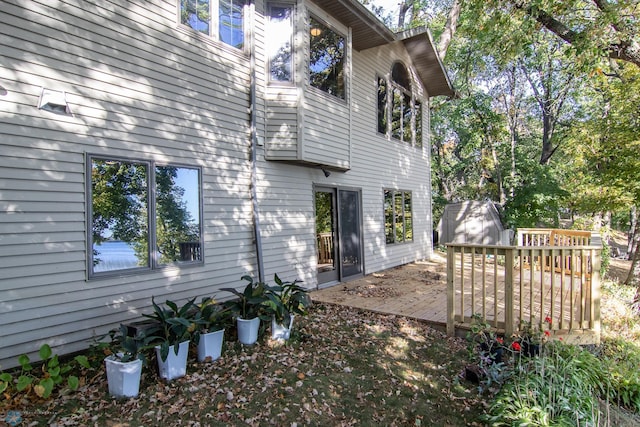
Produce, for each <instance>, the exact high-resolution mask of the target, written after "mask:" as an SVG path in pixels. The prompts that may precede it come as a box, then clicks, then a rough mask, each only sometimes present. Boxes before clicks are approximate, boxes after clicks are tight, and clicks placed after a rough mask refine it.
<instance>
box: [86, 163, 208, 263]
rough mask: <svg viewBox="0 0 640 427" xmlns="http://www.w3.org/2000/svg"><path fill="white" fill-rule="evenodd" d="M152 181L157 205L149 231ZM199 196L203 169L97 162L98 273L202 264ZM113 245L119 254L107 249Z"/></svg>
mask: <svg viewBox="0 0 640 427" xmlns="http://www.w3.org/2000/svg"><path fill="white" fill-rule="evenodd" d="M151 180H155V182H154V184H155V193H154V198H153V199H154V200H155V203H154V205H153V207H152V213H153V214H154V217H153V225H152V226H149V210H150V206H151V205H150V200H151V198H150V194H149V191H148V189H149V188H150V182H151ZM186 193H189V197H188V198H187V197H186ZM199 194H200V171H199V170H198V169H193V168H184V167H176V166H157V167H155V168H150V164H149V163H146V162H132V161H122V160H107V159H92V162H91V208H92V229H91V233H92V244H93V246H92V263H91V264H92V267H93V272H108V271H116V270H122V269H129V268H140V267H143V268H149V267H153V266H161V265H165V264H171V263H176V262H185V261H201V260H202V255H201V251H200V247H201V246H200V245H201V232H200V197H199ZM150 230H153V231H154V233H151V232H150ZM151 242H154V243H155V251H154V253H153V255H154V259H153V260H152V259H151V252H150V249H149V248H150V244H151ZM109 243H111V244H112V245H113V244H118V250H117V251H115V250H113V249H109V250H107V246H108V244H109ZM123 259H125V260H124V261H123Z"/></svg>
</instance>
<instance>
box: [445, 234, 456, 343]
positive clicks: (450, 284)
mask: <svg viewBox="0 0 640 427" xmlns="http://www.w3.org/2000/svg"><path fill="white" fill-rule="evenodd" d="M455 262H456V257H455V250H454V248H453V247H452V246H447V335H448V336H450V337H452V336H454V335H455V333H456V326H455V318H456V313H455V303H454V301H455V292H456V291H455V287H454V286H455V271H456V270H455Z"/></svg>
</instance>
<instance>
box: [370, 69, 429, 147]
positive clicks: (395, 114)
mask: <svg viewBox="0 0 640 427" xmlns="http://www.w3.org/2000/svg"><path fill="white" fill-rule="evenodd" d="M411 89H412V88H411V76H410V75H409V72H408V70H407V68H406V67H405V66H404V65H402V64H401V63H400V62H396V63H395V64H393V68H392V70H391V79H390V80H389V81H387V79H385V78H384V77H378V132H379V133H382V134H385V135H388V136H389V137H391V138H393V139H397V140H400V141H403V142H408V143H409V144H414V145H415V146H416V147H422V103H421V102H420V100H419V99H417V98H416V97H415V96H414V95H413V91H412V90H411Z"/></svg>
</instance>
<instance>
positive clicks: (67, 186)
mask: <svg viewBox="0 0 640 427" xmlns="http://www.w3.org/2000/svg"><path fill="white" fill-rule="evenodd" d="M256 10H257V15H256V17H257V22H256V23H255V29H256V31H258V34H257V36H256V38H255V41H256V48H257V55H256V61H255V63H256V66H257V74H256V80H257V94H258V99H257V106H258V108H257V111H256V117H257V121H258V122H257V130H258V138H257V141H258V142H259V144H260V147H259V149H258V164H257V172H258V175H257V184H258V187H257V191H258V202H259V203H258V204H259V208H260V215H259V220H260V227H261V238H262V247H263V253H262V256H263V261H264V271H265V277H266V279H267V280H269V281H270V280H271V278H272V277H273V274H274V273H278V274H279V275H280V276H281V277H283V278H284V279H289V280H292V279H294V278H300V279H302V280H304V282H305V284H306V285H307V286H309V287H311V288H313V287H315V286H316V285H317V280H316V262H317V261H316V239H315V224H314V222H315V219H314V206H313V188H314V185H328V186H338V187H342V188H345V187H348V188H359V189H361V190H362V208H363V238H364V267H365V273H371V272H374V271H378V270H381V269H384V268H389V267H392V266H396V265H400V264H403V263H407V262H410V261H413V260H416V259H420V258H424V257H427V256H429V254H430V253H431V231H430V230H431V217H430V215H431V213H430V187H429V165H428V144H427V141H426V137H427V135H428V130H427V128H426V127H425V130H424V135H425V143H424V147H425V148H423V149H418V148H414V147H411V146H409V145H407V144H401V143H399V142H393V141H387V140H386V139H385V138H384V137H383V136H380V135H378V134H377V133H376V122H377V112H376V104H377V98H376V90H377V88H376V72H377V73H381V74H386V73H388V72H389V71H390V69H391V64H392V63H393V61H394V60H395V59H403V60H404V61H405V64H406V65H407V66H410V62H409V61H408V58H407V56H406V52H405V51H404V48H403V47H402V44H400V43H397V44H394V45H393V46H386V47H382V48H375V49H370V50H367V51H363V52H353V56H352V69H351V70H350V80H349V82H350V83H349V85H350V92H349V96H348V99H349V102H350V106H351V108H352V110H351V112H349V111H348V110H347V109H345V110H344V111H343V110H341V109H338V110H330V113H329V114H327V113H326V111H327V109H326V108H325V106H323V103H322V102H319V103H315V104H314V105H316V106H314V105H311V106H310V107H309V108H310V109H311V111H308V112H307V111H305V114H303V115H299V118H301V119H302V120H303V121H300V120H298V123H297V124H296V125H297V126H298V129H300V127H301V126H302V128H303V129H305V130H306V129H307V127H306V126H307V122H310V123H309V128H308V136H312V137H313V138H317V141H320V142H321V143H323V144H325V143H326V144H327V145H325V146H323V147H322V150H323V151H325V153H323V154H324V155H325V156H326V154H327V153H328V154H331V153H332V152H333V151H335V153H336V155H337V158H339V159H343V158H344V157H345V156H347V155H348V159H349V162H350V165H349V167H350V170H348V171H346V172H339V171H333V172H332V173H331V175H330V176H329V177H325V176H324V174H323V172H322V171H321V170H320V169H319V168H318V167H307V166H302V165H293V164H288V163H283V162H276V161H267V160H265V150H266V149H267V148H268V147H267V144H266V141H267V137H268V136H269V135H270V134H271V133H270V132H272V131H273V129H270V128H269V127H268V124H269V123H268V119H267V117H274V115H275V114H277V108H273V109H272V110H269V98H268V97H267V96H266V82H265V75H266V74H265V69H264V66H265V58H264V55H263V54H262V53H261V51H260V50H261V48H262V46H263V45H264V35H263V28H264V20H263V18H262V15H261V11H262V2H258V4H257V6H256ZM300 10H303V8H302V7H301V8H300ZM0 12H1V13H2V16H3V19H2V20H1V21H0V56H1V57H2V61H1V62H0V269H1V274H0V324H1V325H3V328H2V332H0V343H1V346H0V369H2V368H7V367H10V366H15V364H16V357H15V356H16V355H18V354H20V353H23V352H27V353H30V354H33V353H34V352H35V351H37V348H38V347H39V346H40V345H41V344H43V343H45V342H46V343H49V344H51V345H53V346H54V347H56V350H57V351H58V352H61V353H64V352H70V351H75V350H80V349H84V348H86V347H87V346H88V345H89V343H90V340H91V339H92V338H94V337H96V336H99V335H102V334H103V333H105V332H106V331H107V330H108V329H110V328H111V327H114V326H117V324H118V323H121V322H127V321H129V320H134V319H135V320H138V319H139V318H140V315H141V313H143V312H149V311H150V302H151V297H152V296H155V297H156V299H157V300H158V301H164V300H165V299H172V300H176V301H178V302H184V301H186V299H188V298H190V297H193V296H204V295H214V296H215V297H217V298H219V299H225V298H228V297H229V295H226V294H224V293H220V292H219V291H218V289H219V288H220V287H224V286H230V285H231V286H234V285H235V286H240V285H241V283H240V281H239V278H240V277H241V276H242V275H243V274H247V273H249V274H253V275H254V276H255V275H256V274H257V273H256V271H257V257H256V251H255V239H254V233H253V225H252V212H251V194H250V191H251V169H252V168H251V145H250V143H251V141H250V139H251V132H250V122H249V118H250V114H249V113H250V111H249V103H250V84H249V83H250V66H249V65H250V59H249V57H248V56H247V55H245V54H244V53H242V52H239V51H237V50H235V49H232V48H229V47H226V46H223V45H222V44H220V43H217V42H215V41H211V40H209V39H208V38H207V37H204V36H202V35H200V34H196V33H195V32H193V31H191V30H189V29H187V28H183V27H182V26H179V25H177V24H176V17H177V10H176V1H174V0H166V1H162V0H134V1H131V0H111V1H103V0H92V1H86V0H56V1H51V0H38V1H36V0H34V1H28V2H24V1H19V0H13V1H3V0H0ZM298 77H299V78H301V76H300V75H298ZM305 81H306V80H305ZM42 87H45V88H48V89H53V90H64V91H65V92H66V93H67V99H68V101H69V104H70V106H71V110H72V112H73V115H72V116H60V115H55V114H52V113H49V112H46V111H41V110H38V109H37V108H36V105H37V102H38V98H39V95H40V91H41V88H42ZM310 99H312V98H306V101H309V100H310ZM424 105H425V107H426V105H427V103H426V101H425V103H424ZM424 111H425V116H426V114H427V108H425V109H424ZM298 113H300V112H298ZM348 115H350V116H351V120H350V122H349V120H346V121H345V120H344V117H346V116H348ZM425 123H426V120H425ZM331 129H339V131H337V132H333V133H326V132H327V130H331ZM323 133H326V134H325V135H323ZM305 147H306V146H305ZM87 153H89V154H97V155H104V156H114V157H127V158H132V159H136V160H155V161H168V162H169V161H170V162H172V163H176V164H183V165H193V166H199V167H201V168H202V181H203V218H202V223H203V228H204V248H203V253H204V264H203V265H200V266H192V267H188V268H186V267H184V268H181V269H177V268H176V269H164V270H158V271H154V272H144V273H140V274H135V275H129V276H123V277H117V278H100V279H92V280H87V271H86V258H87V248H86V239H87V230H86V210H87V206H86V194H85V186H86V182H85V181H86V177H85V170H86V165H85V162H86V155H87ZM347 153H348V154H347ZM325 158H326V157H325ZM340 162H342V160H340ZM340 165H343V163H340ZM384 188H391V189H400V190H410V191H412V192H413V217H414V242H413V243H408V244H398V245H386V244H385V237H384V217H383V189H384Z"/></svg>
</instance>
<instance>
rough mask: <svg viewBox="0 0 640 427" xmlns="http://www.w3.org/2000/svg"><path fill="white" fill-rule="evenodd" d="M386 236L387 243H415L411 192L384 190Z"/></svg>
mask: <svg viewBox="0 0 640 427" xmlns="http://www.w3.org/2000/svg"><path fill="white" fill-rule="evenodd" d="M384 234H385V241H386V242H387V243H402V242H411V241H413V212H412V206H411V192H410V191H397V190H384Z"/></svg>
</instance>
